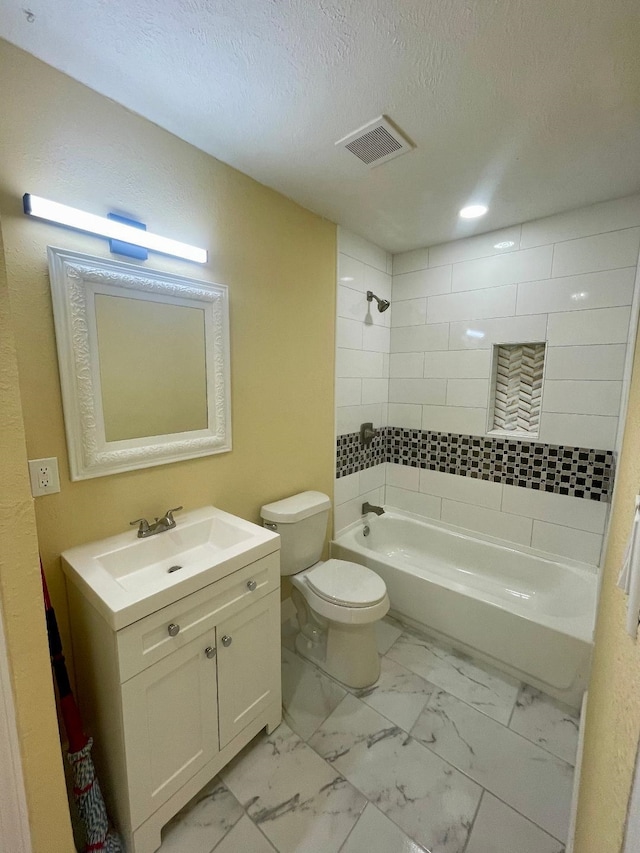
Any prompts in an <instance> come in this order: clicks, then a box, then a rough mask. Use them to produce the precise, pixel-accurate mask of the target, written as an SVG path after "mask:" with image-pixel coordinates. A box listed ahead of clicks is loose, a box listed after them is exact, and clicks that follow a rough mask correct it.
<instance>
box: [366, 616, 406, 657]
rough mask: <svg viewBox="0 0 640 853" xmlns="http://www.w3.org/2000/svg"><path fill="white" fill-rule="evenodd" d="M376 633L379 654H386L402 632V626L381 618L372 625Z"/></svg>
mask: <svg viewBox="0 0 640 853" xmlns="http://www.w3.org/2000/svg"><path fill="white" fill-rule="evenodd" d="M373 628H374V631H375V634H376V645H377V647H378V654H379V655H386V653H387V652H388V651H389V649H390V648H391V646H392V645H393V644H394V643H395V641H396V640H397V639H398V637H399V636H400V634H402V628H400V627H398V625H397V624H396V623H395V622H391V621H390V620H389V619H381V620H380V621H379V622H376V624H375V625H374V626H373Z"/></svg>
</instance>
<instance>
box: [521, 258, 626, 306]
mask: <svg viewBox="0 0 640 853" xmlns="http://www.w3.org/2000/svg"><path fill="white" fill-rule="evenodd" d="M635 275H636V270H635V267H627V268H625V269H619V270H606V271H605V272H594V273H585V274H584V275H570V276H565V277H564V278H553V279H549V280H547V281H539V282H529V283H526V284H520V285H519V286H518V300H517V303H516V312H517V313H518V314H535V313H537V312H539V311H547V312H551V311H554V312H555V311H585V310H587V309H590V308H611V307H614V306H617V305H631V301H632V299H633V284H634V279H635Z"/></svg>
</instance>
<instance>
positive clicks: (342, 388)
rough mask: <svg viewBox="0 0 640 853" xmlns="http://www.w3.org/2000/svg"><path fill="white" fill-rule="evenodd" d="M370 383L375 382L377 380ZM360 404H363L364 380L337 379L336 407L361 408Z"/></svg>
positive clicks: (371, 401)
mask: <svg viewBox="0 0 640 853" xmlns="http://www.w3.org/2000/svg"><path fill="white" fill-rule="evenodd" d="M369 381H372V382H375V381H376V380H375V379H373V380H369ZM381 381H386V380H381ZM366 402H367V403H373V402H378V401H374V400H367V401H366ZM360 403H362V380H361V379H336V406H359V405H360Z"/></svg>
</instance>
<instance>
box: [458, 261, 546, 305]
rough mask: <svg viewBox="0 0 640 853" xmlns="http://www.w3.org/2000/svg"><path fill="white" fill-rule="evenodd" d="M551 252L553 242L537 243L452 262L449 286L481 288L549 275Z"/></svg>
mask: <svg viewBox="0 0 640 853" xmlns="http://www.w3.org/2000/svg"><path fill="white" fill-rule="evenodd" d="M552 256H553V246H538V247H537V248H535V249H525V250H524V251H521V252H511V253H508V254H504V255H493V256H492V257H489V258H478V259H477V260H474V261H465V262H464V263H461V264H454V265H453V277H452V283H451V289H452V291H453V292H456V291H459V290H480V289H481V288H487V287H500V286H501V285H505V284H513V283H518V282H521V281H536V280H538V279H543V278H549V277H550V275H551V258H552ZM531 313H534V312H531Z"/></svg>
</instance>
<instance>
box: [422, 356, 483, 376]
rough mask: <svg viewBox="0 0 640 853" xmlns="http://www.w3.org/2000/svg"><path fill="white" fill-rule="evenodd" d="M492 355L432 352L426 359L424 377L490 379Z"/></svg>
mask: <svg viewBox="0 0 640 853" xmlns="http://www.w3.org/2000/svg"><path fill="white" fill-rule="evenodd" d="M490 369H491V353H490V352H489V351H488V350H453V351H448V352H446V351H445V352H430V353H426V354H425V357H424V375H425V376H432V377H442V378H445V379H488V378H489V371H490Z"/></svg>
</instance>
